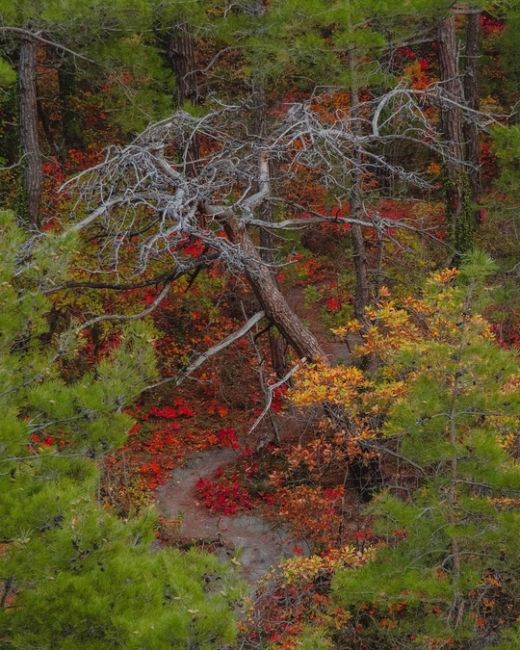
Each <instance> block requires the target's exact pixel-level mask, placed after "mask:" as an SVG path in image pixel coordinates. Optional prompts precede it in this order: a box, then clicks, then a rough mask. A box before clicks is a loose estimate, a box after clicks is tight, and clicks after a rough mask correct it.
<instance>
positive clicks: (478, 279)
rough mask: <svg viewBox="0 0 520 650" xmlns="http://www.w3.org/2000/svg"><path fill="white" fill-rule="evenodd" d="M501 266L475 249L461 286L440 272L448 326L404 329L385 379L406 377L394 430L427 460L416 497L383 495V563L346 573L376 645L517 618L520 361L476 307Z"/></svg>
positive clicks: (347, 592)
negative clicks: (419, 334)
mask: <svg viewBox="0 0 520 650" xmlns="http://www.w3.org/2000/svg"><path fill="white" fill-rule="evenodd" d="M493 270H494V265H493V263H492V262H491V261H490V260H489V259H488V258H487V257H486V256H485V255H483V254H482V253H475V254H473V255H472V256H470V257H468V258H467V259H466V262H465V264H464V265H463V267H462V270H461V273H460V279H459V281H458V283H457V285H456V286H446V285H445V283H444V282H441V283H439V282H429V283H428V284H427V286H426V289H425V297H424V301H425V304H426V305H428V309H429V311H428V312H426V313H430V311H431V313H432V314H436V315H440V317H441V322H443V327H442V330H440V331H439V332H438V333H437V334H436V335H434V336H430V337H429V338H425V339H424V340H417V339H416V340H413V341H411V340H409V341H407V340H406V338H403V341H402V343H401V344H400V345H398V346H396V349H395V351H394V352H390V353H389V356H388V359H387V363H386V365H385V367H384V369H382V370H381V371H380V372H381V380H382V381H383V382H384V381H385V379H384V378H386V379H387V378H388V376H392V377H395V376H397V377H399V378H401V379H402V380H403V381H404V382H405V385H406V390H405V392H404V395H403V396H402V397H401V398H399V399H397V400H395V403H394V405H393V406H392V407H391V409H390V411H389V413H388V416H387V418H386V422H385V424H384V433H385V435H387V436H389V437H393V438H397V439H398V440H399V441H400V444H399V453H400V454H401V455H402V457H403V459H404V461H403V462H405V463H406V462H408V463H413V464H414V466H415V467H418V468H421V484H420V487H419V489H418V490H417V491H416V492H415V494H414V497H413V499H412V500H408V499H404V498H403V497H402V494H401V493H394V492H392V491H391V490H386V491H383V492H382V493H381V494H379V495H378V496H377V497H376V498H375V499H374V501H373V503H372V504H371V507H370V513H371V514H372V515H373V517H374V522H375V523H374V530H375V533H376V534H378V535H379V536H380V537H381V539H382V540H384V541H385V542H386V543H385V544H384V545H382V546H381V547H379V549H378V550H377V555H376V558H375V559H374V560H373V561H371V562H369V563H367V564H366V565H364V566H362V567H360V568H358V569H354V570H342V571H339V572H338V574H337V575H336V577H335V580H334V592H335V594H336V597H337V599H338V600H339V602H340V603H341V604H342V605H343V606H345V607H349V608H351V609H352V610H357V611H358V613H359V614H358V615H360V616H361V617H362V618H363V613H362V610H361V611H360V610H359V609H358V608H359V607H360V606H362V605H363V604H364V607H365V610H366V609H370V610H372V615H373V619H372V622H370V619H369V618H368V617H367V616H365V617H364V625H363V626H362V628H363V629H362V631H361V632H360V634H361V636H362V638H363V635H365V637H364V638H365V640H366V641H367V642H368V640H369V642H370V643H371V644H374V645H371V646H370V647H376V645H377V647H378V648H386V647H388V648H390V647H394V645H393V644H394V643H396V642H397V641H398V643H399V647H402V648H424V647H430V645H428V644H439V643H455V647H467V646H466V645H464V644H465V643H468V642H469V640H471V639H476V638H478V636H479V634H480V632H479V627H478V621H479V620H481V617H486V616H488V617H492V616H499V615H501V616H502V617H503V618H502V621H503V622H502V625H507V623H509V624H511V623H512V622H513V620H514V612H513V610H512V609H508V608H509V607H510V606H511V603H512V602H514V601H515V599H517V598H518V596H519V594H518V582H517V578H518V561H517V559H518V557H519V556H520V544H519V538H518V529H519V526H520V517H519V513H518V509H516V508H515V499H514V497H515V495H518V493H519V491H520V473H519V472H518V466H517V464H515V463H514V462H513V460H512V459H511V456H510V454H509V453H508V451H507V447H508V444H509V441H510V436H512V435H513V434H514V432H515V431H516V427H517V423H518V417H519V416H520V395H519V393H518V388H517V383H518V378H519V377H520V366H519V364H518V361H517V359H516V358H515V356H514V355H513V354H512V353H510V352H508V351H506V350H503V349H501V348H499V347H498V346H497V345H496V344H495V342H494V341H493V340H492V338H491V337H490V335H489V330H488V327H487V325H486V324H485V321H483V320H482V319H481V318H480V316H479V314H478V313H477V311H476V308H477V307H478V306H481V304H482V300H481V298H482V295H483V294H484V293H485V287H484V280H485V278H486V277H487V276H488V275H489V274H490V273H491V272H493ZM399 540H400V541H399ZM482 599H488V610H487V611H484V609H483V606H482ZM490 602H491V604H489V603H490ZM494 607H496V608H497V611H496V612H495V611H493V608H494ZM507 612H509V614H507ZM382 620H383V621H388V620H390V625H385V624H381V621H382ZM492 624H493V623H492ZM513 636H514V634H513ZM515 638H516V637H515ZM432 647H434V646H432ZM435 647H436V646H435ZM451 647H453V646H451ZM501 647H506V646H501ZM507 647H510V646H507Z"/></svg>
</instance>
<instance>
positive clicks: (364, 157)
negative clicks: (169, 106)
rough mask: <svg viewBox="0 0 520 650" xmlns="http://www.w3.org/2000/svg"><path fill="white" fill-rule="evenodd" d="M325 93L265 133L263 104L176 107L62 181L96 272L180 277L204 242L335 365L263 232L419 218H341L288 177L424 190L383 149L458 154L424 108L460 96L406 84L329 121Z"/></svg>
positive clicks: (418, 177)
mask: <svg viewBox="0 0 520 650" xmlns="http://www.w3.org/2000/svg"><path fill="white" fill-rule="evenodd" d="M319 101H320V98H319V96H316V97H313V98H311V99H310V100H308V101H307V102H302V103H294V104H291V105H290V106H287V110H286V111H279V112H278V113H277V115H276V116H275V115H270V119H269V122H268V124H266V130H265V133H264V136H263V137H262V138H258V137H257V135H256V134H255V133H254V132H253V131H252V130H251V128H250V125H251V112H253V113H254V111H255V107H254V105H252V103H251V102H249V103H245V104H240V105H222V104H216V105H215V107H214V108H213V110H210V111H209V112H208V113H207V114H206V115H204V116H202V117H196V116H193V115H190V114H188V113H186V112H183V111H178V112H176V113H175V114H174V115H173V116H172V117H171V118H168V119H166V120H163V121H162V122H159V123H158V124H154V125H151V126H150V127H148V128H147V129H146V130H145V131H144V132H143V133H142V134H140V135H139V136H138V137H137V138H136V139H135V140H134V141H133V142H131V143H130V144H128V145H127V146H124V147H112V148H111V149H109V150H108V151H107V154H106V159H105V161H104V162H103V163H101V164H99V165H97V166H96V167H94V168H92V169H91V170H86V171H85V172H82V173H80V174H79V175H78V176H77V177H75V178H74V179H72V180H71V181H69V182H68V183H67V184H66V189H67V190H68V191H71V189H72V188H74V189H75V191H76V193H77V197H78V211H80V212H81V213H84V212H85V210H90V212H87V214H86V216H84V217H83V218H82V219H80V220H79V221H77V222H76V223H75V224H73V225H72V226H70V228H72V229H73V230H77V231H83V230H87V231H88V234H89V236H90V237H92V238H96V240H97V241H99V242H100V244H99V249H98V257H97V260H96V262H95V269H93V271H96V272H99V270H100V269H101V270H103V271H105V272H112V273H115V274H117V278H118V282H121V281H122V280H123V279H124V278H121V273H123V267H122V265H121V263H120V258H121V256H122V251H124V256H125V259H126V262H125V271H124V272H125V273H126V274H127V275H128V276H129V277H128V278H127V279H128V281H132V282H135V281H136V278H138V277H143V276H146V275H147V274H149V273H150V272H152V271H153V270H154V269H156V268H157V264H159V265H162V268H164V265H166V266H167V267H168V266H169V267H170V269H171V270H173V271H175V273H176V274H182V272H183V270H184V269H186V268H192V266H193V258H192V257H190V256H189V255H187V254H186V253H185V252H184V248H185V247H186V245H187V243H189V242H190V241H198V242H200V244H202V248H203V249H204V250H205V251H206V253H205V256H206V261H207V263H213V264H215V263H219V264H220V265H221V266H222V267H224V268H226V269H227V271H228V272H229V273H232V274H237V275H240V276H241V277H243V278H245V279H246V280H247V282H248V283H249V284H250V286H251V288H252V290H253V292H254V294H255V295H256V297H257V299H258V302H259V304H260V307H261V310H262V312H263V313H264V315H265V317H266V318H267V319H268V320H269V321H270V322H271V323H272V324H273V325H275V326H276V328H277V329H278V330H279V332H280V333H281V335H282V336H283V338H284V339H285V340H286V341H287V343H288V344H289V345H290V346H291V347H292V348H293V349H294V350H295V351H296V353H297V354H298V355H299V356H300V357H306V358H307V359H318V358H322V359H323V361H324V362H327V359H326V357H325V354H324V352H323V350H322V349H321V346H320V344H319V342H318V340H317V339H316V337H315V336H314V335H313V334H312V332H310V331H309V329H308V328H307V327H306V326H305V325H304V323H302V321H301V320H300V319H299V318H298V316H297V315H296V314H295V313H294V311H293V310H292V309H291V308H290V306H289V305H288V303H287V301H286V300H285V298H284V296H283V294H282V293H281V291H280V289H279V287H278V286H277V284H276V281H275V278H274V274H273V270H274V268H276V267H277V266H278V264H277V262H276V261H271V260H269V259H266V258H265V257H264V258H263V257H262V254H261V246H259V245H258V243H257V240H256V233H258V231H259V229H260V230H266V231H268V232H272V233H277V232H278V233H280V232H282V233H283V232H284V231H287V230H294V229H301V228H304V227H305V226H308V225H312V224H316V223H323V222H327V221H329V222H343V223H348V224H351V225H353V226H359V227H360V228H375V229H377V231H378V233H379V235H380V236H381V237H384V236H385V233H386V231H387V229H388V228H389V227H391V228H392V229H394V228H410V229H412V230H414V231H415V232H416V231H417V225H416V224H410V223H407V222H406V221H401V222H399V221H393V220H392V221H391V222H390V221H388V222H387V221H386V220H385V219H384V218H382V217H381V216H380V215H379V214H378V213H377V210H370V209H368V207H367V206H366V205H364V204H362V205H361V206H359V207H358V209H356V211H355V212H351V213H350V214H348V215H346V216H343V217H338V216H333V215H330V216H328V215H327V214H322V213H317V212H313V210H312V209H311V208H309V206H298V205H295V204H294V202H292V201H291V200H289V199H285V198H284V192H283V188H284V184H285V186H286V187H287V186H289V185H290V184H291V182H293V181H294V180H295V179H296V178H297V176H298V174H300V173H301V170H302V168H305V169H309V170H312V172H313V174H314V177H315V178H317V179H318V181H319V182H320V183H321V184H322V185H323V187H324V188H326V190H327V191H328V192H329V193H330V194H331V195H332V196H335V197H337V199H338V200H339V201H343V200H345V199H348V198H349V197H350V196H351V189H352V186H353V183H355V179H356V178H357V174H358V173H361V174H374V172H375V171H376V170H378V169H384V170H387V171H388V172H389V173H391V174H392V175H393V176H395V177H396V178H399V179H400V180H401V182H403V183H408V184H411V185H414V186H416V187H419V188H423V189H427V188H428V187H429V181H428V179H427V174H426V173H421V171H420V170H417V171H416V170H407V169H405V168H402V167H399V166H396V165H393V164H391V163H390V162H389V161H388V160H386V159H385V157H384V155H383V154H382V153H380V151H384V150H385V147H386V146H387V145H388V144H389V143H394V142H397V141H402V142H407V143H410V144H413V145H414V146H417V147H427V148H428V149H429V150H430V151H431V152H432V155H435V156H442V157H444V158H445V159H447V160H448V161H449V162H452V159H451V158H450V156H451V155H452V153H451V150H449V149H447V148H446V147H445V146H444V142H443V138H442V137H441V134H439V133H437V131H436V129H435V126H434V125H432V124H431V123H430V121H429V120H428V118H427V113H426V112H425V111H424V110H423V108H424V104H425V103H426V102H431V103H434V104H436V105H440V104H442V103H443V102H447V103H450V102H452V101H453V100H451V99H450V98H449V97H446V96H445V95H443V88H442V86H434V87H432V88H431V89H429V90H425V91H414V90H411V89H409V88H407V87H405V86H398V87H396V88H394V89H393V90H391V91H390V92H389V93H386V94H385V95H383V96H381V97H379V98H377V99H374V100H372V101H370V102H365V103H364V105H363V106H361V105H360V106H359V107H358V108H359V111H354V112H353V111H352V107H348V108H345V109H344V110H337V111H336V113H335V114H334V115H333V116H331V117H326V118H324V116H323V114H322V112H321V111H320V110H318V104H319ZM356 122H361V123H362V129H359V128H358V126H357V125H356ZM195 134H197V135H200V137H203V138H204V140H205V143H206V145H205V149H206V150H207V154H206V155H205V156H204V157H202V158H201V160H200V161H199V162H198V164H197V166H196V169H195V170H193V168H192V167H191V166H190V162H189V158H188V156H187V153H186V152H187V148H188V147H189V146H190V142H191V140H192V138H193V137H194V135H195ZM172 144H173V145H174V146H172ZM273 164H274V165H278V166H279V168H283V170H284V178H283V183H282V182H281V181H280V179H278V180H277V188H276V190H277V191H276V193H275V192H274V189H273V186H272V184H271V182H270V167H271V165H273ZM424 171H426V170H424ZM359 198H360V200H361V201H362V197H361V196H360V197H359ZM274 205H278V206H283V207H284V217H283V218H280V217H277V218H276V219H274V218H273V212H271V210H270V208H271V206H274ZM265 206H267V207H268V208H269V211H266V210H265ZM277 213H280V211H277ZM266 215H267V216H266ZM129 251H132V260H133V262H132V266H131V267H130V268H129V267H128V262H129V257H128V256H129ZM208 256H210V259H211V261H209V260H208ZM159 303H160V300H158V302H157V304H159ZM148 311H149V310H148Z"/></svg>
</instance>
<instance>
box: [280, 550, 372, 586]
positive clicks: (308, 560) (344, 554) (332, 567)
mask: <svg viewBox="0 0 520 650" xmlns="http://www.w3.org/2000/svg"><path fill="white" fill-rule="evenodd" d="M372 557H373V553H372V552H371V550H370V549H368V550H364V551H361V550H360V549H358V548H356V547H355V546H342V547H341V548H338V549H333V550H331V551H330V552H329V553H328V554H327V555H326V556H323V557H322V556H321V555H311V556H310V557H303V556H302V557H293V558H290V559H288V560H285V561H284V562H282V564H281V569H282V575H283V577H284V578H285V580H286V582H287V583H288V584H292V583H294V582H299V581H305V582H309V581H313V580H315V579H316V578H317V577H318V576H320V575H322V574H328V573H334V571H336V570H337V569H339V568H344V567H352V568H353V567H358V566H361V565H362V564H365V563H366V562H367V561H368V560H369V559H371V558H372Z"/></svg>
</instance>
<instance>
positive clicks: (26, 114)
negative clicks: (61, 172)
mask: <svg viewBox="0 0 520 650" xmlns="http://www.w3.org/2000/svg"><path fill="white" fill-rule="evenodd" d="M18 80H19V88H20V140H21V146H22V152H23V155H24V185H23V191H24V199H25V200H24V203H25V210H26V214H25V215H22V216H21V219H22V221H23V222H24V225H25V226H29V227H32V228H39V227H40V199H41V192H42V181H43V175H42V164H41V153H40V143H39V139H38V102H37V86H36V45H35V43H34V41H33V40H32V39H30V38H24V39H22V41H21V44H20V58H19V62H18Z"/></svg>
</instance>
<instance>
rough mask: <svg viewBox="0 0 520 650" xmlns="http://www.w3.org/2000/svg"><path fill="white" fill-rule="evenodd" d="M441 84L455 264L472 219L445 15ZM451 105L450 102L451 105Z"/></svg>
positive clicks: (460, 94)
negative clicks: (443, 94)
mask: <svg viewBox="0 0 520 650" xmlns="http://www.w3.org/2000/svg"><path fill="white" fill-rule="evenodd" d="M438 51H439V65H440V73H441V82H442V85H443V88H444V92H445V94H446V96H447V97H448V99H449V100H450V102H446V101H443V102H442V107H441V123H442V129H443V133H444V137H445V139H446V147H447V157H446V202H447V206H446V207H447V217H448V221H449V225H450V232H451V239H452V243H453V246H454V249H455V261H457V260H458V259H460V256H461V255H462V254H463V253H465V252H466V251H468V250H469V249H470V248H471V246H472V239H473V217H472V214H471V206H470V196H469V195H470V189H469V178H468V173H467V169H466V166H465V164H464V163H465V160H466V150H465V149H466V148H465V143H464V115H463V108H462V107H463V106H464V105H465V97H464V87H463V83H462V78H461V74H460V69H459V57H458V52H457V34H456V31H455V17H454V15H453V14H452V13H450V14H449V15H448V16H446V17H445V18H444V19H443V20H442V21H441V23H440V25H439V28H438ZM451 102H453V103H451Z"/></svg>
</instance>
